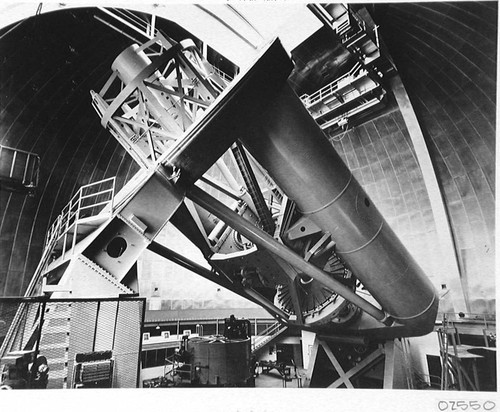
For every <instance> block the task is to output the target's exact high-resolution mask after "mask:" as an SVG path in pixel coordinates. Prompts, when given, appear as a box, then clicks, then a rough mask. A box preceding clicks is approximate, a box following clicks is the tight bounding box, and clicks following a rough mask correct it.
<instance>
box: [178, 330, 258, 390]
mask: <svg viewBox="0 0 500 412" xmlns="http://www.w3.org/2000/svg"><path fill="white" fill-rule="evenodd" d="M188 350H189V352H190V356H191V360H190V362H191V370H192V380H193V382H196V383H198V384H199V385H203V386H205V385H206V386H246V385H247V381H248V380H249V379H250V378H251V376H252V372H251V370H250V368H251V365H250V359H251V343H250V338H246V339H227V338H225V337H223V336H208V337H203V338H192V339H190V340H189V342H188Z"/></svg>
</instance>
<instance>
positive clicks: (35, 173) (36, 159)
mask: <svg viewBox="0 0 500 412" xmlns="http://www.w3.org/2000/svg"><path fill="white" fill-rule="evenodd" d="M4 152H12V153H13V154H12V159H11V166H10V170H9V175H8V176H4V177H7V178H8V179H13V180H15V181H18V182H21V184H22V185H23V186H25V187H30V188H35V187H37V186H38V178H39V171H40V156H38V155H37V154H36V153H33V152H28V151H26V150H20V149H16V148H13V147H9V146H4V145H0V160H2V159H1V158H2V154H3V153H4ZM19 153H22V154H24V155H26V156H25V158H24V157H23V158H22V159H21V160H19V157H18V154H19ZM22 161H24V162H25V163H24V167H23V174H22V177H21V176H20V174H19V173H14V171H15V170H16V164H19V163H21V164H22ZM30 166H31V167H30Z"/></svg>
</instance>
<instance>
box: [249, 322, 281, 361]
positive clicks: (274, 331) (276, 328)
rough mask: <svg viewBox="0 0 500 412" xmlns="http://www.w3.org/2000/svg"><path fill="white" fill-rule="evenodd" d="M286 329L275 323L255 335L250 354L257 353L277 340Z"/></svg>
mask: <svg viewBox="0 0 500 412" xmlns="http://www.w3.org/2000/svg"><path fill="white" fill-rule="evenodd" d="M287 329H288V326H284V325H282V324H281V323H279V322H276V323H273V324H272V325H271V326H269V327H268V328H267V329H265V330H264V331H263V332H261V333H259V334H258V335H256V336H255V337H254V339H253V341H252V354H255V353H257V352H258V351H259V350H260V349H262V348H263V347H264V346H266V345H267V344H268V343H270V342H271V341H272V340H274V339H275V338H277V337H278V336H279V335H281V334H282V333H283V332H284V331H285V330H287Z"/></svg>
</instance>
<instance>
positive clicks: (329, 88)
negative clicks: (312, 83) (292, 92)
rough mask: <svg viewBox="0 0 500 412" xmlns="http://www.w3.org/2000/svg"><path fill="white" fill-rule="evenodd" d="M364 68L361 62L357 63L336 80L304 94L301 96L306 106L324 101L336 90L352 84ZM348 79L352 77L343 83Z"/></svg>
mask: <svg viewBox="0 0 500 412" xmlns="http://www.w3.org/2000/svg"><path fill="white" fill-rule="evenodd" d="M362 69H363V67H362V65H361V63H357V64H355V65H354V66H353V67H352V68H351V70H349V71H348V72H347V73H345V74H343V75H342V76H340V77H338V78H336V79H335V80H334V81H332V82H330V83H328V84H327V85H326V86H323V87H322V88H321V89H319V90H317V91H315V92H314V93H313V94H311V95H307V94H303V95H302V96H300V99H301V100H302V102H303V103H304V104H305V105H306V107H307V106H311V105H313V104H314V103H316V102H318V101H322V100H323V99H325V98H327V97H330V96H332V95H333V94H335V92H337V91H338V90H340V89H341V88H342V87H344V86H346V85H350V84H352V82H353V81H354V80H356V79H357V78H358V77H360V76H358V74H359V73H360V72H361V71H362ZM347 79H350V81H349V82H346V83H345V84H343V82H344V80H347Z"/></svg>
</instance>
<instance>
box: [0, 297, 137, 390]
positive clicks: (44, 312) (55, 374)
mask: <svg viewBox="0 0 500 412" xmlns="http://www.w3.org/2000/svg"><path fill="white" fill-rule="evenodd" d="M144 310H145V299H143V298H129V297H120V298H108V299H50V300H49V299H45V298H19V299H15V298H0V343H1V347H0V357H1V358H0V385H1V386H3V387H4V388H5V389H9V388H12V389H18V388H48V389H65V388H87V387H91V388H105V387H107V388H135V387H136V386H137V383H138V375H139V360H140V351H141V340H142V335H141V331H142V324H143V321H144Z"/></svg>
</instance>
